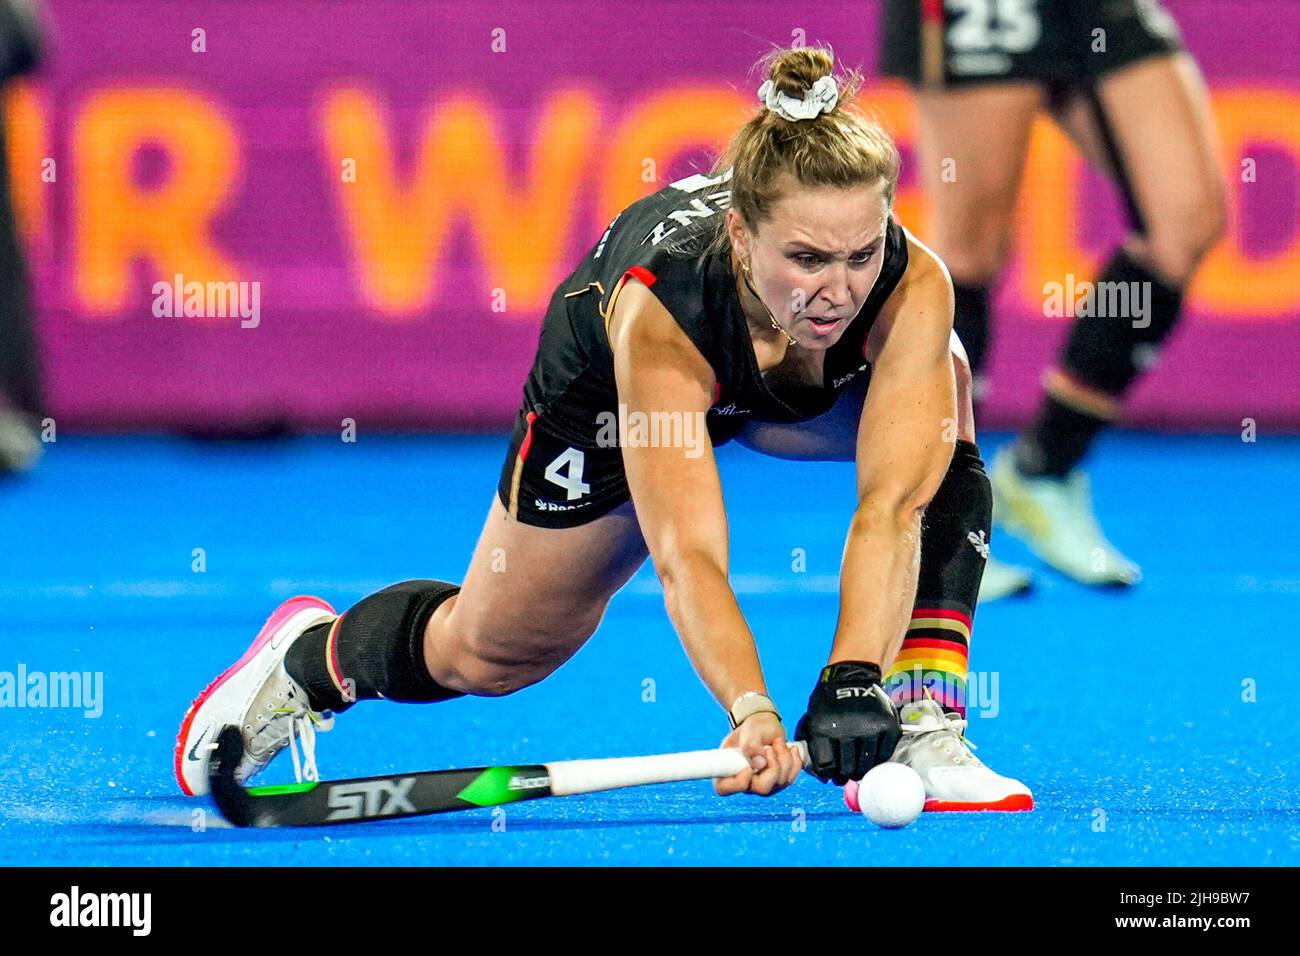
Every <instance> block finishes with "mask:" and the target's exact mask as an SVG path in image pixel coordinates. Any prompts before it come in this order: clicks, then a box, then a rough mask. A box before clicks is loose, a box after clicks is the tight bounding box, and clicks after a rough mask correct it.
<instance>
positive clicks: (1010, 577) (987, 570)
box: [979, 557, 1034, 604]
mask: <svg viewBox="0 0 1300 956" xmlns="http://www.w3.org/2000/svg"><path fill="white" fill-rule="evenodd" d="M1033 588H1034V577H1033V574H1032V572H1030V570H1029V569H1028V568H1021V567H1017V566H1016V565H1014V564H1004V563H1003V562H1001V561H999V560H998V559H997V558H992V557H991V558H989V559H988V561H986V562H985V563H984V576H983V577H982V578H980V596H979V603H980V604H988V603H989V602H990V601H1000V600H1002V598H1009V597H1018V596H1019V595H1021V594H1028V593H1029V592H1030V591H1032V590H1033Z"/></svg>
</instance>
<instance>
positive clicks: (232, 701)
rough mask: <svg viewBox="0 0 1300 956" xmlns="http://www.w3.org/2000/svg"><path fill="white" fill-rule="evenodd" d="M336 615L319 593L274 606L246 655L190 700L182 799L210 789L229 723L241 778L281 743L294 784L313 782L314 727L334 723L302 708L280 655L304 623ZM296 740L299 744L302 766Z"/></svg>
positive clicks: (182, 744)
mask: <svg viewBox="0 0 1300 956" xmlns="http://www.w3.org/2000/svg"><path fill="white" fill-rule="evenodd" d="M337 617H338V614H337V613H336V612H335V610H334V608H332V607H330V606H329V605H328V604H326V603H325V602H324V601H322V600H320V599H319V598H314V597H293V598H290V599H289V600H287V601H285V602H284V603H283V604H281V605H280V606H279V607H278V608H276V609H275V612H274V613H273V614H272V615H271V617H270V618H269V619H268V620H267V622H266V624H264V625H263V626H262V630H261V631H259V632H258V634H257V637H256V638H255V639H254V640H253V643H252V646H250V647H249V648H248V650H247V651H245V652H244V656H243V657H241V658H240V659H239V660H238V661H236V662H235V663H234V664H232V665H231V666H230V667H229V668H227V669H226V671H225V672H224V673H223V674H222V675H221V676H220V677H218V678H217V679H216V680H214V681H213V682H212V683H211V684H209V685H208V686H207V687H206V688H204V690H203V693H201V694H200V695H199V696H198V697H197V698H195V700H194V703H192V704H190V708H189V710H187V711H186V712H185V719H184V720H183V721H182V722H181V729H180V733H179V734H178V735H177V737H176V753H175V769H176V780H177V782H178V783H179V784H180V786H181V790H183V791H184V792H185V793H186V795H187V796H191V797H194V796H202V795H203V794H205V793H207V792H208V758H209V757H210V756H211V754H212V751H213V750H215V749H216V746H217V736H218V735H219V734H220V733H221V728H222V727H224V726H226V725H227V724H233V725H235V726H237V727H239V728H240V729H241V730H242V731H243V736H244V756H243V757H242V758H241V759H240V761H239V766H238V767H237V768H236V769H235V779H236V780H238V781H239V782H240V783H243V782H244V781H246V780H248V779H249V778H251V777H253V776H255V775H256V774H258V773H260V772H261V771H262V770H263V769H264V768H265V767H266V765H267V764H269V763H270V762H271V760H272V759H274V757H275V756H276V754H278V753H279V752H280V751H281V750H283V749H284V748H285V747H289V748H290V750H291V751H292V753H293V769H294V776H295V777H297V779H298V780H299V782H301V781H303V780H304V779H305V780H316V779H319V774H318V773H317V770H316V731H318V730H319V731H322V732H324V731H327V730H330V729H331V728H333V726H334V714H333V713H332V712H331V711H328V710H326V711H314V710H312V709H311V708H310V707H309V706H308V703H307V692H306V691H305V690H303V688H302V686H301V685H300V684H298V682H297V681H295V680H294V679H293V678H292V677H290V676H289V674H288V672H287V671H286V670H285V669H284V656H285V654H286V653H287V652H288V650H289V648H290V647H291V646H292V645H293V642H294V641H295V640H297V639H298V637H299V636H300V635H301V634H302V633H303V632H304V631H306V630H307V629H308V628H310V627H314V626H315V625H317V624H321V623H325V622H329V621H333V620H334V619H335V618H337ZM295 738H300V739H301V742H302V751H303V758H302V764H301V765H300V763H299V758H298V748H297V746H296V743H295Z"/></svg>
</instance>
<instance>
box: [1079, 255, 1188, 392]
mask: <svg viewBox="0 0 1300 956" xmlns="http://www.w3.org/2000/svg"><path fill="white" fill-rule="evenodd" d="M1182 301H1183V296H1182V291H1181V290H1179V289H1175V288H1173V287H1172V286H1169V285H1167V284H1166V283H1165V282H1164V281H1163V280H1161V279H1160V278H1159V277H1158V276H1156V275H1155V274H1154V273H1152V272H1151V271H1150V270H1149V269H1147V268H1145V267H1144V266H1142V265H1141V264H1140V263H1138V262H1136V261H1135V260H1133V259H1132V258H1130V257H1129V255H1128V254H1127V253H1126V252H1124V251H1123V250H1120V251H1119V252H1117V253H1116V254H1115V255H1114V256H1112V257H1111V260H1110V262H1108V263H1107V264H1106V268H1105V269H1103V270H1102V273H1101V275H1100V276H1098V277H1097V281H1096V283H1095V287H1094V289H1093V295H1092V297H1091V299H1090V301H1089V302H1088V303H1087V304H1085V303H1084V302H1077V303H1076V312H1085V311H1086V312H1087V313H1088V314H1083V315H1078V316H1077V318H1075V320H1074V324H1073V325H1072V326H1071V327H1070V338H1069V340H1068V341H1067V342H1066V345H1065V350H1064V352H1062V354H1061V364H1062V366H1063V367H1064V368H1065V370H1066V371H1067V372H1069V373H1070V374H1071V375H1073V376H1074V377H1075V378H1077V379H1078V380H1079V381H1080V382H1082V383H1084V384H1085V385H1089V386H1091V387H1093V388H1096V389H1099V390H1100V391H1103V392H1109V393H1111V394H1113V395H1120V394H1123V392H1124V391H1125V390H1127V388H1128V387H1129V385H1131V384H1132V383H1133V381H1134V379H1136V378H1137V377H1138V375H1140V374H1141V373H1142V372H1143V371H1145V370H1146V369H1148V368H1150V367H1151V366H1152V365H1154V364H1155V361H1156V359H1157V358H1158V356H1159V349H1160V346H1161V345H1162V344H1163V343H1164V341H1165V339H1167V338H1168V337H1169V333H1170V332H1172V331H1173V329H1174V326H1175V325H1176V324H1177V323H1178V317H1179V313H1180V310H1181V308H1182Z"/></svg>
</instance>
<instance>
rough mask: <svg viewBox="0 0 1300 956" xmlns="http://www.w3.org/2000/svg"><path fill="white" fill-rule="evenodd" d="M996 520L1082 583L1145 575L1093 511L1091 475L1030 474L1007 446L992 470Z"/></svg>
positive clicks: (1125, 582)
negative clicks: (1103, 528) (1104, 531)
mask: <svg viewBox="0 0 1300 956" xmlns="http://www.w3.org/2000/svg"><path fill="white" fill-rule="evenodd" d="M989 480H990V481H991V482H992V484H993V495H994V498H995V499H996V503H995V505H994V508H993V514H994V517H995V520H996V521H997V523H998V524H999V525H1001V526H1002V527H1004V528H1005V529H1006V530H1007V531H1008V532H1010V533H1011V534H1014V535H1015V536H1016V537H1018V538H1020V539H1021V540H1023V541H1024V542H1025V543H1026V544H1027V545H1029V548H1030V550H1031V551H1033V552H1034V554H1036V555H1038V557H1040V558H1042V559H1043V560H1044V561H1046V562H1047V563H1048V564H1050V565H1051V566H1052V567H1054V568H1056V569H1057V570H1058V571H1060V572H1061V573H1062V574H1066V575H1068V576H1070V577H1072V578H1074V580H1076V581H1078V582H1079V583H1081V584H1098V585H1111V586H1120V587H1128V586H1130V585H1134V584H1137V583H1138V581H1140V580H1142V572H1141V570H1140V569H1139V568H1138V566H1137V565H1136V564H1134V563H1133V562H1132V561H1130V560H1129V559H1128V558H1126V557H1125V556H1124V555H1123V554H1121V553H1120V551H1119V549H1118V548H1116V547H1115V546H1114V545H1113V544H1111V543H1110V542H1109V541H1108V540H1106V536H1105V535H1104V534H1102V532H1101V528H1100V527H1098V525H1097V519H1096V517H1095V516H1094V514H1093V508H1092V495H1091V493H1090V491H1089V488H1088V476H1087V475H1086V474H1084V473H1083V472H1082V471H1080V470H1079V469H1077V468H1076V469H1075V470H1074V471H1072V472H1070V474H1069V475H1067V476H1066V477H1065V478H1064V479H1063V480H1062V479H1056V478H1027V477H1025V476H1024V475H1022V474H1020V472H1019V471H1018V470H1017V469H1016V465H1015V461H1014V455H1013V454H1012V452H1011V451H1010V449H1005V448H1004V449H1003V450H1002V451H1000V452H998V454H997V455H996V456H995V457H994V459H993V467H992V468H991V469H989Z"/></svg>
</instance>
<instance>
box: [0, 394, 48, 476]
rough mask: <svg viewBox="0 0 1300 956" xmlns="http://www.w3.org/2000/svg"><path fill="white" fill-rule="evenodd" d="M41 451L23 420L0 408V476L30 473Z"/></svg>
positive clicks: (32, 432)
mask: <svg viewBox="0 0 1300 956" xmlns="http://www.w3.org/2000/svg"><path fill="white" fill-rule="evenodd" d="M43 450H44V449H43V448H42V447H41V443H40V441H39V440H38V439H37V437H36V434H35V432H34V431H33V430H32V428H31V426H29V425H28V424H27V421H26V420H25V419H24V418H23V417H22V416H21V415H19V414H17V413H15V412H12V411H10V410H9V409H7V408H4V407H0V475H3V474H9V473H13V474H20V473H22V472H26V471H31V470H32V469H33V468H35V467H36V462H37V461H38V460H40V457H41V452H42V451H43Z"/></svg>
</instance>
